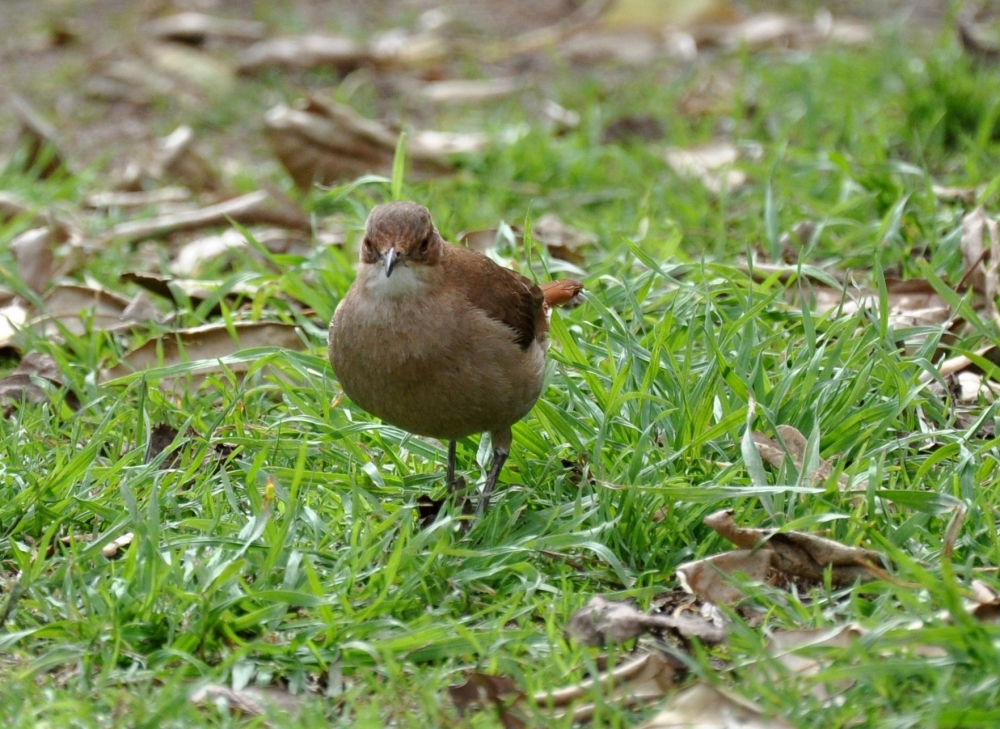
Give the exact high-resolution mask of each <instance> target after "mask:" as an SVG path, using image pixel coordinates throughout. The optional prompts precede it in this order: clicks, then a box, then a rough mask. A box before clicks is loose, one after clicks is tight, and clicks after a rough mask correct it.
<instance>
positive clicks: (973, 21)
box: [955, 2, 1000, 63]
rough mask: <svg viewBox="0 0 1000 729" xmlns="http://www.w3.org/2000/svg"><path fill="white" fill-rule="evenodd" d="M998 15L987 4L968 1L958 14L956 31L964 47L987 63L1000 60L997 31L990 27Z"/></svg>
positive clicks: (973, 55)
mask: <svg viewBox="0 0 1000 729" xmlns="http://www.w3.org/2000/svg"><path fill="white" fill-rule="evenodd" d="M991 21H992V22H993V23H994V24H995V21H996V17H995V15H994V13H992V12H991V11H990V10H989V9H988V8H987V6H986V5H985V4H983V3H978V2H972V3H966V4H965V6H964V7H963V8H962V10H961V12H959V14H958V18H957V19H956V23H955V31H956V32H957V33H958V40H959V41H960V42H961V44H962V49H963V50H964V51H965V52H966V53H968V54H969V55H970V56H972V57H974V58H978V59H980V60H982V61H985V62H987V63H996V62H997V61H1000V44H998V43H997V38H996V32H995V30H992V29H991V28H990V24H991Z"/></svg>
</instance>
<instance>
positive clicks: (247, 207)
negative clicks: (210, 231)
mask: <svg viewBox="0 0 1000 729" xmlns="http://www.w3.org/2000/svg"><path fill="white" fill-rule="evenodd" d="M230 220H233V221H235V222H237V223H240V224H241V225H255V224H260V223H263V224H269V225H280V226H284V227H286V228H291V229H293V230H301V231H308V230H309V228H310V223H309V216H308V215H306V214H305V213H304V212H303V211H302V210H301V209H300V208H299V207H298V206H297V205H296V204H295V203H294V202H292V201H291V200H290V199H288V198H287V197H286V196H284V195H282V194H281V193H278V192H276V191H274V190H258V191H257V192H251V193H249V194H247V195H242V196H240V197H236V198H233V199H231V200H226V201H225V202H220V203H216V204H215V205H209V206H207V207H204V208H199V209H197V210H189V211H184V212H179V213H172V214H169V215H161V216H159V217H156V218H149V219H147V220H130V221H128V222H125V223H119V224H118V225H116V226H115V227H114V228H112V229H111V231H110V232H109V234H108V235H109V237H110V238H113V239H119V240H126V241H132V242H135V241H141V240H146V239H148V238H159V237H162V236H165V235H168V234H170V233H175V232H178V231H184V230H198V229H200V228H208V227H212V226H219V225H228V224H229V222H230Z"/></svg>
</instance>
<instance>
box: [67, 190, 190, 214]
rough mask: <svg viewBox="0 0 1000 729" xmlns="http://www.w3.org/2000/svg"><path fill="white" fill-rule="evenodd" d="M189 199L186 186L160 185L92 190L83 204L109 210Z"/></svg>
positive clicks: (186, 200)
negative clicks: (117, 189)
mask: <svg viewBox="0 0 1000 729" xmlns="http://www.w3.org/2000/svg"><path fill="white" fill-rule="evenodd" d="M190 200H191V191H190V190H189V189H188V188H186V187H161V188H157V189H155V190H135V191H108V192H92V193H90V194H89V195H87V196H86V197H85V198H84V205H86V206H87V207H89V208H94V209H95V210H110V209H114V208H145V207H151V206H154V205H164V204H171V203H187V202H190Z"/></svg>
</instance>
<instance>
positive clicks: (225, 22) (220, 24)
mask: <svg viewBox="0 0 1000 729" xmlns="http://www.w3.org/2000/svg"><path fill="white" fill-rule="evenodd" d="M143 30H144V31H145V32H146V33H148V34H149V35H151V36H153V37H154V38H158V39H160V40H167V41H176V42H180V43H187V44H189V45H202V44H203V43H205V42H206V41H207V40H209V39H210V38H218V39H223V40H239V41H257V40H260V39H261V38H263V37H264V36H265V35H266V33H267V26H266V25H265V24H264V23H259V22H257V21H253V20H239V19H234V18H217V17H215V16H212V15H206V14H204V13H196V12H184V13H175V14H174V15H167V16H164V17H162V18H157V19H156V20H152V21H150V22H148V23H146V24H145V25H144V26H143Z"/></svg>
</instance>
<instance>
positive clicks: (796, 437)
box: [751, 425, 850, 489]
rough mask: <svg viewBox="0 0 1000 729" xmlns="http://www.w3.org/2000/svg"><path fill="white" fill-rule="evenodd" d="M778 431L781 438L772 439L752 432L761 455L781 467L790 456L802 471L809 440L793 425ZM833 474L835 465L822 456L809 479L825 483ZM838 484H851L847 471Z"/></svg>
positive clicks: (843, 486)
mask: <svg viewBox="0 0 1000 729" xmlns="http://www.w3.org/2000/svg"><path fill="white" fill-rule="evenodd" d="M777 431H778V432H777V435H778V436H779V437H780V440H778V439H771V438H769V437H768V436H766V435H764V434H763V433H759V432H757V431H754V432H753V433H751V437H752V438H753V442H754V444H755V445H756V446H757V450H758V451H759V452H760V457H761V458H762V459H763V460H765V461H766V462H767V463H770V464H771V465H772V466H774V467H775V468H779V469H780V468H781V467H782V466H783V465H784V463H785V459H786V458H790V459H791V461H792V463H793V465H794V466H795V470H797V471H798V472H799V473H802V468H803V465H804V461H805V455H806V446H807V445H808V440H807V439H806V437H805V436H804V435H802V433H801V432H800V431H799V430H798V428H795V427H794V426H792V425H779V426H778V428H777ZM782 442H784V446H782V445H781V443H782ZM832 475H833V466H831V465H830V462H829V461H827V460H825V459H823V458H820V459H819V462H818V463H817V464H816V467H815V468H814V469H813V471H812V472H811V473H809V474H807V479H808V480H809V481H810V482H817V483H823V482H825V481H826V480H827V479H828V478H830V476H832ZM838 484H839V486H840V488H841V489H846V488H848V487H849V486H850V479H849V478H848V476H847V474H846V473H844V474H841V475H840V478H839V479H838Z"/></svg>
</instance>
